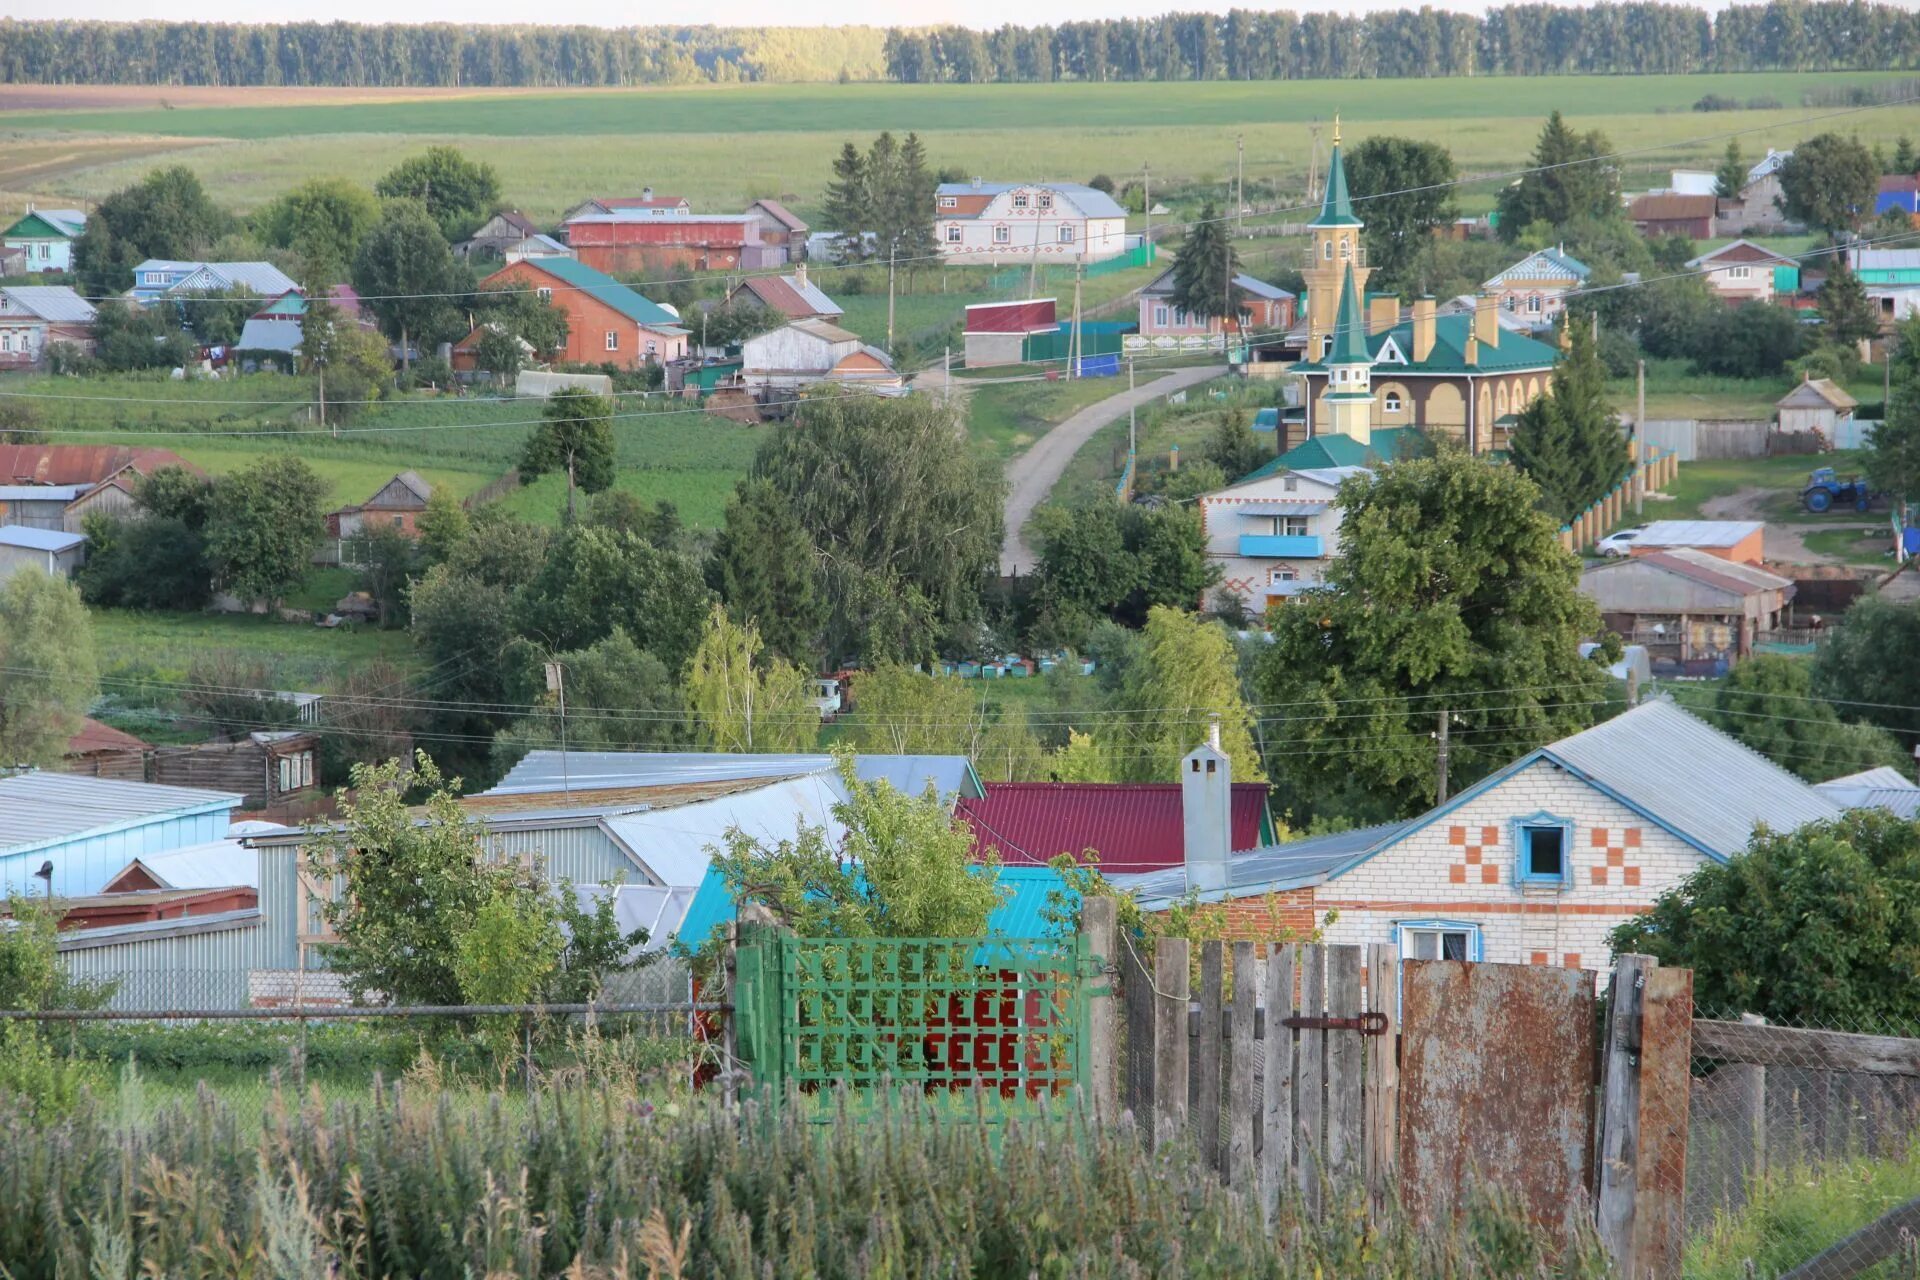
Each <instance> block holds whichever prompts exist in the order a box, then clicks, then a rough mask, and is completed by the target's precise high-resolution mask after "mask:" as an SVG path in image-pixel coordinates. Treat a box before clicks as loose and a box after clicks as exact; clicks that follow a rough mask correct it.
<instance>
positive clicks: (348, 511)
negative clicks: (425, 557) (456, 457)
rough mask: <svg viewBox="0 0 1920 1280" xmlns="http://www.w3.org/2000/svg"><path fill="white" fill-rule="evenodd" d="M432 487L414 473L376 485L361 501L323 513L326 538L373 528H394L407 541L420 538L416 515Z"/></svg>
mask: <svg viewBox="0 0 1920 1280" xmlns="http://www.w3.org/2000/svg"><path fill="white" fill-rule="evenodd" d="M432 496H433V486H432V485H430V484H428V483H427V482H426V481H425V480H424V479H422V478H421V476H420V473H419V472H417V471H402V472H400V473H399V474H398V475H396V476H394V477H393V479H391V480H389V481H387V482H386V483H385V484H383V485H381V486H380V489H379V492H377V493H375V494H374V495H373V496H372V497H371V498H368V499H367V500H366V501H365V502H362V503H359V504H357V505H354V506H347V507H341V508H339V509H338V510H337V511H329V512H328V513H327V536H328V537H329V538H352V537H357V536H359V535H361V534H364V533H371V532H372V531H373V530H374V529H375V528H389V529H398V530H399V531H400V532H402V533H404V534H406V535H407V536H408V537H409V538H417V537H419V536H420V524H419V521H420V513H421V512H422V511H425V510H426V509H427V500H428V499H429V498H431V497H432Z"/></svg>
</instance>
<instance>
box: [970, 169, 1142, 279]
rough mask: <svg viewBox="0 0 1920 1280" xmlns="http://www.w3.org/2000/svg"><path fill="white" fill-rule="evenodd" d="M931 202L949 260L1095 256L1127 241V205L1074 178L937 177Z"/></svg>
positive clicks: (1108, 254)
mask: <svg viewBox="0 0 1920 1280" xmlns="http://www.w3.org/2000/svg"><path fill="white" fill-rule="evenodd" d="M934 205H935V208H934V223H933V233H934V239H935V241H936V243H938V245H939V246H940V253H941V256H942V257H943V258H945V259H946V260H947V261H948V262H987V263H1000V262H1028V261H1039V262H1099V261H1101V260H1103V259H1106V258H1112V257H1117V256H1118V255H1120V254H1122V253H1124V252H1126V250H1127V248H1128V244H1127V211H1126V210H1125V209H1122V208H1121V207H1120V205H1119V203H1118V202H1117V201H1115V200H1114V198H1113V197H1112V196H1110V195H1108V194H1106V193H1105V192H1104V191H1097V190H1095V189H1094V188H1092V187H1089V186H1084V185H1082V184H1080V183H1077V182H1024V183H1022V182H983V181H982V180H980V179H979V178H975V179H974V180H973V181H971V182H943V183H941V184H940V185H939V186H938V187H936V188H935V189H934Z"/></svg>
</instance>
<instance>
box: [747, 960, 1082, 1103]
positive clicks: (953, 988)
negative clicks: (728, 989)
mask: <svg viewBox="0 0 1920 1280" xmlns="http://www.w3.org/2000/svg"><path fill="white" fill-rule="evenodd" d="M736 965H737V967H736V975H737V986H736V992H735V997H734V1017H735V1018H736V1019H737V1020H738V1025H737V1044H738V1052H739V1054H740V1057H741V1058H742V1059H743V1060H744V1061H745V1063H746V1064H747V1066H748V1068H749V1069H750V1071H751V1072H752V1075H753V1079H754V1082H755V1084H756V1085H758V1086H762V1087H766V1088H769V1089H770V1090H771V1091H772V1092H773V1094H774V1095H775V1096H782V1095H785V1094H786V1093H788V1092H789V1091H790V1090H791V1091H796V1092H799V1093H802V1094H813V1093H821V1092H826V1091H828V1090H830V1089H831V1088H832V1087H834V1086H840V1087H842V1088H844V1089H848V1090H853V1091H856V1092H871V1091H873V1090H876V1089H880V1088H882V1087H885V1086H892V1087H912V1088H919V1089H921V1090H923V1091H924V1092H925V1093H927V1094H928V1095H930V1096H933V1095H939V1094H962V1093H964V1094H968V1095H974V1094H976V1093H978V1094H987V1095H998V1096H999V1097H1000V1098H1002V1099H1004V1100H1006V1101H1008V1102H1012V1103H1019V1104H1037V1103H1038V1102H1039V1101H1040V1100H1041V1099H1043V1098H1047V1097H1056V1096H1060V1095H1065V1094H1070V1093H1072V1092H1073V1091H1074V1089H1075V1088H1082V1089H1084V1088H1085V1086H1086V1085H1087V1084H1088V1070H1087V1068H1088V1047H1087V998H1088V990H1087V986H1088V982H1089V980H1090V979H1091V978H1092V976H1093V975H1092V973H1091V972H1090V962H1089V958H1088V956H1087V954H1086V949H1085V944H1084V943H1083V942H1082V940H1081V939H1080V938H1078V937H1070V938H1063V939H1058V940H1052V939H1046V940H1041V939H1009V938H796V937H794V936H792V935H791V934H789V933H786V932H785V931H783V930H777V929H769V928H759V929H743V930H742V939H741V942H740V947H739V953H738V957H737V961H736Z"/></svg>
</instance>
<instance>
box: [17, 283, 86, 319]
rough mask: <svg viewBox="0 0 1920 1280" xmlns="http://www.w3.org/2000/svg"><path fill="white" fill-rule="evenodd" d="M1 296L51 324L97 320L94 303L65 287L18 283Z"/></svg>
mask: <svg viewBox="0 0 1920 1280" xmlns="http://www.w3.org/2000/svg"><path fill="white" fill-rule="evenodd" d="M0 293H3V294H5V295H6V296H7V299H8V300H9V301H10V302H11V303H13V305H15V306H17V307H19V308H20V309H21V310H22V311H27V312H30V313H32V314H33V315H36V316H39V317H40V318H41V319H42V320H45V321H46V322H47V323H48V324H92V323H93V320H94V309H93V304H92V303H91V302H88V301H87V300H86V299H85V298H83V297H81V296H80V295H79V294H77V293H75V292H74V291H73V290H72V289H70V288H68V287H67V286H66V285H63V284H16V285H9V286H7V287H6V288H5V289H0Z"/></svg>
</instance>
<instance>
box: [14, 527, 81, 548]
mask: <svg viewBox="0 0 1920 1280" xmlns="http://www.w3.org/2000/svg"><path fill="white" fill-rule="evenodd" d="M86 540H87V535H86V534H84V533H67V532H65V531H64V530H61V529H34V528H31V527H29V526H27V525H24V524H9V525H0V546H5V547H24V548H25V549H26V550H28V551H53V552H60V551H71V550H72V549H73V548H75V547H77V546H79V545H80V544H81V543H83V542H85V541H86Z"/></svg>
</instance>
